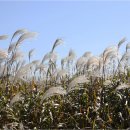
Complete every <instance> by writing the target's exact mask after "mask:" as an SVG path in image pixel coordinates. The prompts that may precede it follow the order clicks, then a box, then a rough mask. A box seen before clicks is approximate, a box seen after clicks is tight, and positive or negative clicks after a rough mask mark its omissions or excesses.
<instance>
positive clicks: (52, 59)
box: [42, 52, 58, 64]
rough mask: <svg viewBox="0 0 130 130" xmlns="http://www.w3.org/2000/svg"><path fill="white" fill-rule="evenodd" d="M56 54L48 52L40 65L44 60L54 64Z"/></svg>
mask: <svg viewBox="0 0 130 130" xmlns="http://www.w3.org/2000/svg"><path fill="white" fill-rule="evenodd" d="M57 57H58V55H57V53H56V52H49V53H47V54H46V55H45V56H44V57H43V59H42V64H43V63H44V62H45V61H46V60H51V61H52V62H55V61H56V60H57Z"/></svg>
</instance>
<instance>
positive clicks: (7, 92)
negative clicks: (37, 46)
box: [0, 29, 130, 130]
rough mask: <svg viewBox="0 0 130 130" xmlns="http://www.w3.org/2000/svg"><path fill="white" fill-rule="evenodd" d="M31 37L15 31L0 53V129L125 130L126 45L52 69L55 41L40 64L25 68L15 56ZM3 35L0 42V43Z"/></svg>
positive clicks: (128, 96) (129, 93)
mask: <svg viewBox="0 0 130 130" xmlns="http://www.w3.org/2000/svg"><path fill="white" fill-rule="evenodd" d="M35 36H36V33H34V32H29V31H28V30H26V29H20V30H17V31H16V32H15V33H14V34H13V36H12V38H11V40H10V44H9V47H8V49H7V50H2V49H0V129H21V130H23V129H81V128H82V129H129V128H130V43H128V44H127V45H126V50H125V52H124V54H123V55H121V54H120V52H119V50H120V47H121V45H122V44H124V43H125V42H126V39H125V38H124V39H122V40H121V41H119V43H117V45H115V46H111V47H108V48H106V49H105V50H104V51H103V53H102V54H101V55H100V56H93V55H92V53H91V52H85V53H84V54H83V56H81V57H80V58H79V59H77V60H76V56H75V52H74V51H73V50H70V51H69V54H68V55H67V56H66V57H65V58H63V59H62V60H61V65H60V66H59V65H57V53H56V52H55V50H56V48H57V46H59V45H61V44H62V43H63V41H62V39H57V40H56V41H55V42H54V45H53V46H52V49H51V51H49V52H48V53H47V54H46V55H45V56H44V57H43V59H41V60H33V61H32V56H33V52H34V49H32V50H30V51H29V52H28V63H27V62H25V60H24V58H23V52H22V51H21V50H20V46H22V44H23V42H24V41H25V40H27V39H29V38H34V37H35ZM7 38H8V36H7V35H2V36H0V40H1V41H0V42H2V40H6V39H7Z"/></svg>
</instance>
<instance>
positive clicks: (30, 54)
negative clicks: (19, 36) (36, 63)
mask: <svg viewBox="0 0 130 130" xmlns="http://www.w3.org/2000/svg"><path fill="white" fill-rule="evenodd" d="M34 50H35V49H31V50H30V51H29V53H28V58H29V62H30V59H31V57H32V55H33V52H34Z"/></svg>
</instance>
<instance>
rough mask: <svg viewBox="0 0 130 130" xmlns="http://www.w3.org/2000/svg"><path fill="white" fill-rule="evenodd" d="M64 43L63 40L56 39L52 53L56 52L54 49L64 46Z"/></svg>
mask: <svg viewBox="0 0 130 130" xmlns="http://www.w3.org/2000/svg"><path fill="white" fill-rule="evenodd" d="M62 43H63V40H62V39H59V38H58V39H56V41H55V42H54V45H53V47H52V50H51V52H53V51H54V49H55V48H56V47H57V46H58V45H60V44H62Z"/></svg>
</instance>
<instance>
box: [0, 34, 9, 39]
mask: <svg viewBox="0 0 130 130" xmlns="http://www.w3.org/2000/svg"><path fill="white" fill-rule="evenodd" d="M7 38H8V35H1V36H0V40H6V39H7Z"/></svg>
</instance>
